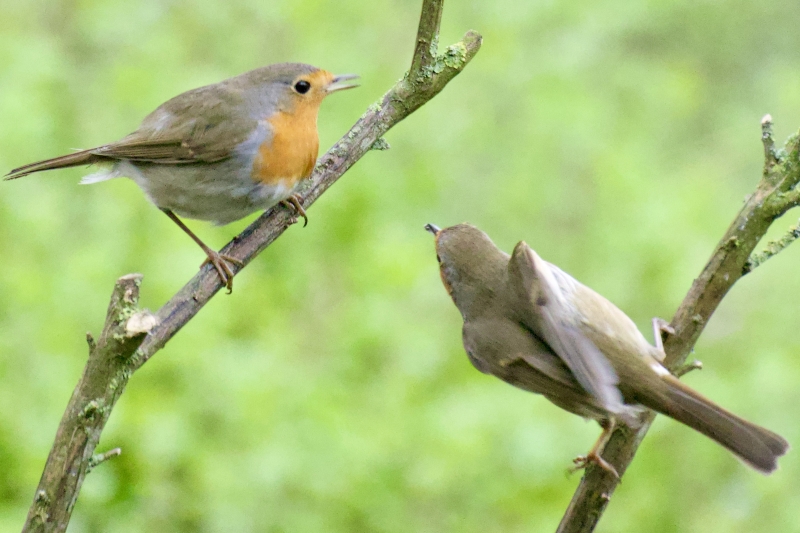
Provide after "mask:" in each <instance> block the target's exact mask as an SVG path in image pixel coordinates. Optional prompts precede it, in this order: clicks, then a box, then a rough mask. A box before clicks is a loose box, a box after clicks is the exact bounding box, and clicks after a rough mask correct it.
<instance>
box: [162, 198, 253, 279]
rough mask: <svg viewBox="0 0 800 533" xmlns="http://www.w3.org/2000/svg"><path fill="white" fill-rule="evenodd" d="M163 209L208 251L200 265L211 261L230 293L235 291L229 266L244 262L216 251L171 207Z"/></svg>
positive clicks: (241, 264)
mask: <svg viewBox="0 0 800 533" xmlns="http://www.w3.org/2000/svg"><path fill="white" fill-rule="evenodd" d="M162 211H163V212H164V214H165V215H167V216H168V217H169V218H170V219H172V221H173V222H175V223H176V224H177V225H178V227H179V228H181V229H182V230H183V231H185V232H186V234H187V235H188V236H189V237H191V238H192V240H193V241H194V242H196V243H197V244H198V245H199V246H200V248H202V249H203V251H204V252H205V253H206V260H205V261H203V264H202V265H200V267H201V268H202V267H203V266H204V265H205V264H206V263H211V264H212V265H213V266H214V268H215V269H216V270H217V274H219V278H220V279H221V280H222V283H224V284H225V287H226V288H227V289H228V294H230V293H231V292H232V291H233V271H232V270H231V267H229V266H228V263H233V264H234V265H237V266H240V267H241V266H244V263H242V262H241V261H239V260H238V259H236V258H235V257H231V256H229V255H224V254H220V253H218V252H215V251H214V250H212V249H211V248H209V247H208V246H206V243H204V242H203V241H201V240H200V237H198V236H197V235H195V234H194V233H192V230H190V229H189V228H188V227H187V226H186V224H184V223H183V222H182V221H181V219H179V218H178V217H177V215H175V213H173V212H172V211H170V210H169V209H162ZM226 261H227V262H226Z"/></svg>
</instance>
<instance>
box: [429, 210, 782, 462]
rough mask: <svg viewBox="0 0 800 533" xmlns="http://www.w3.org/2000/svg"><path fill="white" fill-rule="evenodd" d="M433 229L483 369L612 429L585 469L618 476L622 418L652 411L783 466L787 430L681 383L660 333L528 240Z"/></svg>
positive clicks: (742, 454) (446, 278)
mask: <svg viewBox="0 0 800 533" xmlns="http://www.w3.org/2000/svg"><path fill="white" fill-rule="evenodd" d="M425 228H426V229H427V230H428V231H430V232H431V233H433V234H434V235H435V236H436V256H437V260H438V261H439V267H440V271H441V277H442V282H443V283H444V286H445V288H446V289H447V292H448V293H449V294H450V296H451V297H452V299H453V302H454V303H455V304H456V307H458V310H459V311H461V315H462V317H463V319H464V328H463V341H464V348H465V349H466V352H467V355H468V356H469V359H470V361H472V364H473V365H474V366H475V368H477V369H478V370H480V371H481V372H483V373H486V374H492V375H494V376H497V377H498V378H500V379H502V380H503V381H505V382H507V383H510V384H512V385H514V386H516V387H519V388H521V389H524V390H527V391H530V392H534V393H538V394H542V395H543V396H545V397H546V398H547V399H548V400H550V401H551V402H553V403H554V404H556V405H557V406H559V407H561V408H563V409H566V410H567V411H570V412H572V413H575V414H577V415H580V416H582V417H586V418H592V419H594V420H597V421H598V422H599V423H600V425H601V427H602V428H603V433H602V434H601V435H600V438H599V439H598V441H597V443H596V444H595V445H594V446H593V447H592V449H591V451H590V452H589V453H588V454H587V455H586V456H585V457H579V458H577V459H576V461H575V462H576V465H577V466H578V467H584V466H586V465H587V464H588V463H595V464H597V465H598V466H600V467H602V468H604V469H606V470H608V471H609V472H612V473H613V474H614V475H616V474H617V472H616V470H615V469H614V467H613V466H611V465H610V464H608V463H607V462H606V461H605V460H604V459H602V457H601V456H600V453H601V451H602V448H603V446H605V443H606V441H607V440H608V438H609V437H610V435H611V433H612V432H613V429H614V425H615V424H616V422H618V421H621V422H624V423H625V424H627V425H629V426H632V427H636V426H638V425H640V424H639V417H640V414H641V413H642V411H643V407H647V408H650V409H653V410H654V411H657V412H659V413H662V414H665V415H667V416H669V417H671V418H674V419H675V420H677V421H679V422H682V423H684V424H686V425H687V426H689V427H691V428H692V429H695V430H697V431H699V432H700V433H702V434H703V435H706V436H707V437H709V438H711V439H713V440H714V441H716V442H718V443H719V444H721V445H722V446H724V447H725V448H727V449H728V450H730V451H731V452H733V454H734V455H736V456H737V457H738V458H740V459H741V460H742V461H744V462H745V463H746V464H748V465H750V466H752V467H753V468H755V469H756V470H758V471H760V472H763V473H765V474H768V473H770V472H772V471H773V470H775V469H776V468H777V458H778V457H780V456H781V455H783V454H785V453H786V451H787V450H788V449H789V445H788V443H787V442H786V441H785V440H784V439H783V438H782V437H781V436H779V435H777V434H775V433H773V432H772V431H769V430H767V429H764V428H762V427H759V426H757V425H755V424H751V423H750V422H748V421H746V420H743V419H742V418H739V417H738V416H736V415H734V414H732V413H730V412H728V411H726V410H725V409H723V408H722V407H720V406H718V405H716V404H714V403H713V402H712V401H711V400H709V399H707V398H705V397H704V396H702V395H700V394H699V393H697V392H695V391H694V390H692V389H691V388H689V387H687V386H686V385H684V384H683V383H681V382H680V381H678V379H677V378H676V377H674V376H673V375H672V374H670V372H669V371H668V370H667V369H666V368H665V367H664V366H663V365H662V364H661V361H662V360H663V358H664V351H663V348H662V347H661V346H660V335H656V338H657V346H653V345H651V344H650V343H649V342H647V340H646V339H645V338H644V336H643V335H642V334H641V333H640V332H639V329H638V328H637V327H636V325H635V324H634V323H633V321H632V320H631V319H630V318H628V316H627V315H626V314H625V313H623V312H622V311H620V310H619V309H618V308H617V307H616V306H615V305H614V304H612V303H611V302H609V301H608V300H606V299H605V298H604V297H602V296H601V295H599V294H598V293H596V292H594V291H593V290H592V289H590V288H589V287H587V286H585V285H583V284H581V283H580V282H579V281H577V280H575V279H574V278H573V277H572V276H570V275H569V274H567V273H566V272H564V271H563V270H561V269H560V268H558V267H557V266H555V265H552V264H550V263H548V262H547V261H544V260H543V259H542V258H540V257H539V256H538V255H537V254H536V252H534V251H533V250H532V249H531V248H530V247H529V246H528V245H527V244H525V242H524V241H522V242H520V243H519V244H517V246H516V247H515V248H514V253H513V254H512V255H511V256H509V255H508V254H506V253H504V252H502V251H501V250H500V249H498V248H497V247H496V246H495V245H494V243H493V242H492V241H491V240H490V239H489V237H488V236H487V235H486V234H485V233H483V232H482V231H480V230H479V229H477V228H475V227H473V226H470V225H467V224H459V225H457V226H452V227H449V228H445V229H443V230H440V229H439V228H437V227H436V226H434V225H432V224H428V225H427V226H425ZM654 324H656V322H655V321H654Z"/></svg>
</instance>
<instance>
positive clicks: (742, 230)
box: [557, 115, 800, 533]
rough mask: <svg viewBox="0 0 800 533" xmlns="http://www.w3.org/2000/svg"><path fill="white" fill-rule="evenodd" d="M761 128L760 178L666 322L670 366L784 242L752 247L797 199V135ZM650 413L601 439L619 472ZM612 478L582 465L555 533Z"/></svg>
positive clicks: (589, 516)
mask: <svg viewBox="0 0 800 533" xmlns="http://www.w3.org/2000/svg"><path fill="white" fill-rule="evenodd" d="M761 128H762V141H763V143H764V155H765V157H764V170H763V173H762V176H761V181H760V182H759V184H758V186H757V187H756V189H755V191H754V192H753V193H752V194H751V195H750V196H749V197H748V198H747V199H746V201H745V204H744V206H743V207H742V209H741V210H740V211H739V214H738V215H737V216H736V218H735V219H734V220H733V222H732V223H731V225H730V227H729V228H728V231H726V232H725V235H724V236H723V237H722V239H721V240H720V242H719V244H718V245H717V248H716V249H715V250H714V253H713V254H712V255H711V259H709V261H708V264H707V265H706V266H705V268H704V269H703V271H702V272H701V273H700V275H699V276H698V277H697V279H695V280H694V283H693V284H692V287H691V288H690V289H689V293H688V294H687V295H686V297H685V298H684V300H683V303H681V305H680V307H679V308H678V311H677V312H676V313H675V317H674V318H673V319H672V322H671V324H670V325H671V326H672V328H674V330H675V334H674V335H670V336H668V337H667V338H666V339H665V340H664V350H665V351H666V353H667V358H666V364H667V366H668V367H669V368H670V369H671V370H673V371H675V370H677V369H680V368H681V367H682V366H683V364H684V362H685V361H686V358H687V357H688V355H689V353H690V352H691V351H692V348H693V347H694V345H695V343H696V342H697V339H698V338H699V337H700V334H701V333H702V332H703V329H704V328H705V326H706V324H708V321H709V319H710V318H711V315H712V314H713V313H714V311H715V310H716V309H717V307H718V306H719V304H720V302H722V299H723V298H724V297H725V295H726V294H727V293H728V291H729V290H730V289H731V287H733V285H734V283H736V281H737V280H739V279H740V278H741V277H742V276H744V275H745V274H747V273H749V272H751V271H752V270H753V269H754V268H755V267H756V266H758V264H759V263H760V262H762V261H763V260H764V258H765V257H771V256H772V255H774V254H775V253H777V252H778V251H780V250H781V249H783V247H785V245H784V246H783V247H772V251H771V252H769V250H768V253H769V255H767V256H765V255H763V254H754V253H753V252H754V250H755V248H756V246H757V245H758V243H759V241H760V240H761V239H762V238H763V237H764V235H765V234H766V232H767V230H768V229H769V227H770V225H771V224H772V223H773V222H774V221H775V219H777V218H778V217H780V216H781V215H783V214H784V213H786V211H788V210H789V209H791V208H793V207H796V206H797V205H798V203H800V193H798V189H797V184H798V182H800V135H798V134H795V135H793V136H792V137H790V138H789V140H788V141H787V142H786V146H785V147H784V149H781V150H776V149H775V141H774V139H773V136H772V118H771V117H770V116H769V115H767V116H765V117H764V119H763V120H762V122H761ZM787 244H788V243H787ZM768 248H769V247H768ZM654 418H655V413H652V412H651V413H649V414H648V416H647V419H646V421H645V423H644V425H643V426H642V427H641V428H640V429H639V430H637V431H633V430H631V429H629V428H625V427H622V428H620V429H618V430H617V431H615V432H614V435H613V436H612V437H611V440H609V442H608V444H607V445H606V447H605V450H604V451H603V458H604V459H605V460H606V461H608V462H609V463H611V464H612V465H614V467H615V468H616V469H617V472H619V474H620V476H622V475H623V474H624V473H625V470H627V468H628V465H630V463H631V461H632V460H633V456H634V454H635V453H636V449H637V448H638V447H639V444H640V443H641V441H642V439H643V438H644V436H645V435H646V434H647V430H648V429H649V428H650V425H651V424H652V422H653V419H654ZM618 484H619V479H616V478H614V477H613V476H611V475H609V474H608V473H607V472H605V471H603V470H602V469H599V468H592V469H589V470H587V471H586V473H585V474H584V477H583V479H581V482H580V485H579V486H578V489H577V490H576V492H575V494H574V495H573V497H572V501H571V502H570V504H569V507H568V508H567V511H566V514H565V515H564V517H563V518H562V519H561V524H560V525H559V527H558V530H557V531H558V533H579V532H580V533H588V532H590V531H593V530H594V528H595V526H596V525H597V522H598V521H599V520H600V517H601V516H602V514H603V511H604V510H605V508H606V506H607V505H608V502H609V500H610V498H611V495H612V494H613V492H614V489H616V487H617V485H618Z"/></svg>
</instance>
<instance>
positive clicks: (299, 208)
mask: <svg viewBox="0 0 800 533" xmlns="http://www.w3.org/2000/svg"><path fill="white" fill-rule="evenodd" d="M281 204H283V205H285V206H286V207H291V208H292V209H294V210H295V212H296V213H297V214H298V215H299V216H301V217H303V227H304V228H305V227H306V226H308V216H306V210H305V209H303V199H302V198H301V197H300V195H299V194H293V195H291V196H290V197H289V198H287V199H286V200H282V201H281Z"/></svg>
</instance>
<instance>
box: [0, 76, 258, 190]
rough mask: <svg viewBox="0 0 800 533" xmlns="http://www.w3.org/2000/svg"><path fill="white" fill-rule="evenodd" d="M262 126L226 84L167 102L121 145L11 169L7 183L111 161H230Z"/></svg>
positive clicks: (241, 99)
mask: <svg viewBox="0 0 800 533" xmlns="http://www.w3.org/2000/svg"><path fill="white" fill-rule="evenodd" d="M232 117H236V118H235V119H234V120H232ZM257 126H258V121H257V119H256V118H254V117H251V116H250V115H249V114H248V110H247V105H246V101H245V99H244V97H243V95H242V92H241V90H237V88H235V87H228V85H227V84H225V82H223V83H220V84H216V85H209V86H207V87H200V88H199V89H194V90H191V91H188V92H185V93H183V94H181V95H178V96H176V97H175V98H173V99H171V100H168V101H167V102H165V103H164V104H162V105H161V106H159V107H158V108H157V109H156V110H155V111H153V112H152V113H150V114H149V115H148V116H147V117H145V119H144V120H143V121H142V124H141V126H140V127H139V129H137V130H136V131H135V132H133V133H131V134H130V135H128V136H127V137H125V138H123V139H121V140H120V141H118V142H115V143H111V144H106V145H103V146H98V147H97V148H90V149H88V150H81V151H79V152H76V153H74V154H68V155H64V156H60V157H55V158H53V159H47V160H44V161H38V162H36V163H31V164H28V165H25V166H22V167H19V168H16V169H14V170H12V171H11V172H10V173H9V174H8V175H7V176H6V179H15V178H21V177H22V176H26V175H28V174H31V173H33V172H39V171H41V170H49V169H54V168H64V167H72V166H78V165H89V164H92V163H97V162H102V161H104V160H106V161H107V160H109V159H128V160H131V161H139V162H147V163H153V164H165V165H180V164H190V163H213V162H215V161H221V160H223V159H226V158H228V157H230V156H231V154H232V152H233V150H234V149H235V148H236V146H238V145H239V144H240V143H242V142H243V141H245V140H246V139H247V138H248V137H249V136H250V135H251V134H252V133H253V132H254V131H255V129H256V127H257Z"/></svg>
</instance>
